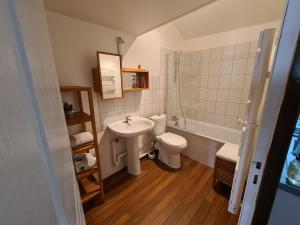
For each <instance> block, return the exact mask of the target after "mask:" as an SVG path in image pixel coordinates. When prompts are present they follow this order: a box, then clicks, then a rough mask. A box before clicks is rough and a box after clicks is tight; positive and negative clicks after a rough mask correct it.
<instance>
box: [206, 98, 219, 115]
mask: <svg viewBox="0 0 300 225" xmlns="http://www.w3.org/2000/svg"><path fill="white" fill-rule="evenodd" d="M205 107H206V112H210V113H213V112H215V111H216V102H215V101H206V106H205Z"/></svg>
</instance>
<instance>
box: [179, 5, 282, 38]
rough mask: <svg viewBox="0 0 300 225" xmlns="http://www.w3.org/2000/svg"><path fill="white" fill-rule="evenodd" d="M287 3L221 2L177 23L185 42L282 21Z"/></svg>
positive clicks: (199, 10)
mask: <svg viewBox="0 0 300 225" xmlns="http://www.w3.org/2000/svg"><path fill="white" fill-rule="evenodd" d="M284 5H285V0H219V1H215V2H213V3H211V4H209V5H206V6H204V7H202V8H201V9H198V10H196V11H194V12H192V13H190V14H187V15H185V16H183V17H181V18H179V19H177V20H175V21H174V23H175V26H176V27H177V29H178V31H179V33H180V34H181V35H182V37H183V38H184V39H190V38H196V37H201V36H206V35H209V34H214V33H220V32H225V31H229V30H234V29H240V28H243V27H248V26H253V25H257V24H261V23H267V22H271V21H276V20H280V19H281V17H282V15H283V10H284Z"/></svg>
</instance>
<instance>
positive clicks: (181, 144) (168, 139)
mask: <svg viewBox="0 0 300 225" xmlns="http://www.w3.org/2000/svg"><path fill="white" fill-rule="evenodd" d="M159 139H160V141H161V142H162V144H164V145H166V147H170V149H174V150H175V149H182V148H185V147H186V146H187V142H186V139H185V138H184V137H182V136H179V135H177V134H173V133H170V132H167V133H164V134H162V135H160V136H159Z"/></svg>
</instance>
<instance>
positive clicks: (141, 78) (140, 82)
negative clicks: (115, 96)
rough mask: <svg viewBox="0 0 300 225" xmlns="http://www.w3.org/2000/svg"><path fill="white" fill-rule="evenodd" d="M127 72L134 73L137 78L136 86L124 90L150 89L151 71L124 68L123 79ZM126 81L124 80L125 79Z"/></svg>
mask: <svg viewBox="0 0 300 225" xmlns="http://www.w3.org/2000/svg"><path fill="white" fill-rule="evenodd" d="M126 73H134V74H135V75H136V79H137V82H136V83H137V87H136V88H123V92H133V91H142V90H147V89H149V71H147V70H145V69H139V68H125V67H123V68H122V79H123V76H124V75H125V74H126ZM123 83H124V81H123Z"/></svg>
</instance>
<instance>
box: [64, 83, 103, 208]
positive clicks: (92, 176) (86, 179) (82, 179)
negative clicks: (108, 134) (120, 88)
mask: <svg viewBox="0 0 300 225" xmlns="http://www.w3.org/2000/svg"><path fill="white" fill-rule="evenodd" d="M60 90H61V92H73V93H74V94H75V95H76V97H77V100H78V105H79V112H75V113H73V115H72V116H70V117H67V118H66V122H67V125H68V126H72V125H81V130H82V132H84V131H86V125H85V123H86V122H90V123H91V125H92V134H93V136H94V140H93V141H92V142H89V143H87V144H84V145H81V146H77V147H74V148H72V155H76V154H80V153H85V152H89V151H90V150H91V149H93V148H94V149H95V154H96V160H97V163H96V165H95V166H94V167H92V168H90V169H88V170H85V171H83V172H80V173H77V174H76V177H77V182H78V186H79V189H80V195H81V201H82V203H85V202H87V201H89V200H91V199H95V198H98V199H99V200H100V202H101V203H103V202H104V191H103V183H102V175H101V165H100V155H99V146H98V140H97V131H96V123H95V115H94V106H93V99H92V90H91V88H89V87H81V86H62V87H61V88H60ZM82 92H87V94H88V102H89V111H90V114H88V113H85V112H84V111H83V105H82Z"/></svg>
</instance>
